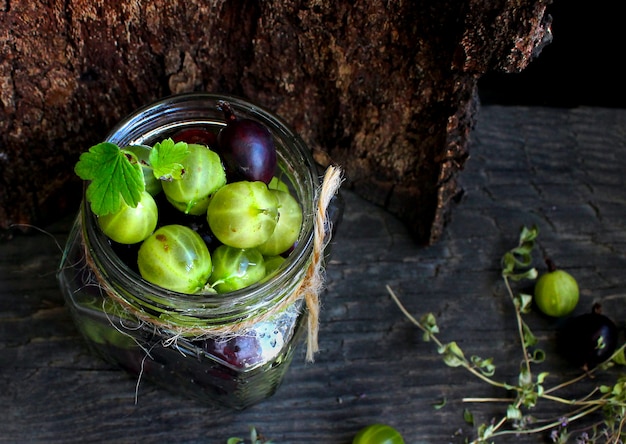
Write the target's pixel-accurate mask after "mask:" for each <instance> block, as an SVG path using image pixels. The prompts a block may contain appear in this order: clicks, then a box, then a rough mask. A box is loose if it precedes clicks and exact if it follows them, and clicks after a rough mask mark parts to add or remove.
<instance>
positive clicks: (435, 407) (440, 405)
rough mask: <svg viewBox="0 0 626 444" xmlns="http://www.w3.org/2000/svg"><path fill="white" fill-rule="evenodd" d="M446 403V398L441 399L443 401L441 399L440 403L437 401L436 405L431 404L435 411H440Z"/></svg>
mask: <svg viewBox="0 0 626 444" xmlns="http://www.w3.org/2000/svg"><path fill="white" fill-rule="evenodd" d="M447 402H448V400H447V399H446V398H443V399H442V400H441V401H439V402H438V403H436V404H433V408H434V409H435V410H441V409H442V408H443V407H444V406H445V405H446V403H447Z"/></svg>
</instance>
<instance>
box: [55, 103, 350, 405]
mask: <svg viewBox="0 0 626 444" xmlns="http://www.w3.org/2000/svg"><path fill="white" fill-rule="evenodd" d="M220 100H225V101H227V102H228V103H230V105H231V107H232V109H233V110H234V112H235V114H236V115H237V116H239V117H244V118H251V119H255V120H258V121H260V122H262V123H263V124H264V125H266V126H267V127H268V129H269V130H270V132H271V133H272V135H273V137H274V140H275V143H276V149H277V158H278V168H279V170H280V174H281V180H283V181H284V182H286V183H287V184H288V186H289V187H290V189H291V191H292V192H293V193H294V196H297V199H298V201H299V202H300V204H301V206H302V210H303V215H304V217H303V222H302V228H301V231H300V235H299V238H298V241H297V243H296V244H295V247H294V249H293V251H292V252H291V253H290V254H289V256H288V257H287V259H286V260H285V261H284V262H283V264H282V265H281V267H280V269H279V271H278V272H277V273H274V274H273V275H272V276H271V277H270V278H268V279H267V280H265V281H262V282H261V283H257V284H254V285H252V286H249V287H246V288H244V289H241V290H237V291H234V292H230V293H225V294H216V295H211V294H209V295H205V294H203V295H189V294H183V293H177V292H173V291H168V290H165V289H163V288H161V287H158V286H155V285H153V284H151V283H149V282H147V281H146V280H144V279H142V278H141V276H140V275H139V273H138V272H137V271H136V269H134V267H132V266H131V265H129V261H128V260H125V259H124V255H125V252H124V251H120V250H119V246H116V245H114V243H112V242H111V241H110V240H109V239H108V238H107V237H106V236H105V235H104V234H103V233H102V231H101V230H100V229H99V227H98V224H97V220H96V216H95V215H94V214H93V213H92V212H91V210H90V207H89V205H88V204H86V203H85V200H84V199H83V203H82V205H81V209H80V212H79V214H78V217H77V220H76V222H75V224H74V227H73V229H72V231H71V234H70V237H69V239H68V243H67V245H66V249H65V253H64V255H63V259H62V262H61V265H60V269H59V274H58V278H59V282H60V286H61V289H62V291H63V294H64V296H65V299H66V303H67V305H68V306H69V308H70V311H71V314H72V317H73V319H74V321H75V323H76V325H77V327H78V329H79V330H80V331H81V333H82V334H83V335H84V337H85V338H86V340H87V342H88V343H89V345H90V347H91V348H92V349H93V350H94V351H95V352H96V353H97V354H98V355H100V356H101V357H103V358H104V359H106V360H107V361H109V362H111V363H113V364H115V365H118V366H119V367H121V368H123V369H126V370H127V371H129V372H131V373H133V374H135V375H136V376H137V377H139V378H141V380H144V379H145V380H150V381H152V382H154V383H156V384H159V385H161V386H163V387H166V388H167V389H170V390H172V391H175V392H177V393H182V394H184V395H187V396H189V397H193V398H197V399H200V400H203V401H207V402H211V403H217V404H220V405H224V406H228V407H231V408H235V409H243V408H245V407H247V406H250V405H252V404H254V403H257V402H259V401H261V400H263V399H265V398H267V397H269V396H271V395H272V394H273V393H274V392H275V391H276V389H277V388H278V386H279V385H280V383H281V381H282V379H283V376H284V374H285V371H286V370H287V368H288V366H289V364H290V362H291V360H292V357H293V353H294V350H295V348H296V345H297V344H298V343H299V342H300V341H299V339H300V338H301V337H302V333H303V330H305V324H306V322H305V321H306V318H307V311H308V310H307V306H306V305H307V304H305V302H304V299H303V298H300V297H296V298H294V297H293V296H294V295H295V294H297V293H298V291H300V286H301V285H302V284H303V282H304V279H305V275H306V274H307V272H308V271H310V267H311V264H312V257H313V253H314V244H315V242H314V240H315V239H314V237H315V222H314V216H315V213H316V211H318V210H317V209H316V208H317V207H316V191H317V189H318V187H319V185H320V180H319V175H318V169H317V166H316V164H315V162H314V161H313V159H312V157H311V154H310V151H309V149H308V148H307V147H306V145H305V144H304V142H303V141H302V140H301V139H300V138H299V137H298V136H297V135H295V134H294V133H293V132H292V131H291V130H290V129H289V128H288V126H287V125H286V124H285V123H284V122H283V121H282V120H280V119H279V118H277V117H276V116H273V115H272V114H271V113H268V112H267V111H265V110H263V109H261V108H259V107H257V106H254V105H252V104H250V103H247V102H246V101H243V100H241V99H238V98H234V97H226V96H218V95H212V94H204V93H191V94H182V95H177V96H172V97H169V98H166V99H163V100H161V101H159V102H156V103H154V104H151V105H149V106H147V107H144V108H142V109H139V110H138V111H136V112H135V113H133V114H132V115H130V116H129V117H127V118H126V119H125V120H124V121H122V122H121V123H120V124H119V125H118V126H117V127H116V128H114V129H113V131H112V132H111V133H110V134H109V135H108V137H107V138H106V141H108V142H112V143H115V144H117V145H118V146H120V147H123V146H128V145H137V144H139V145H148V146H151V145H153V144H154V143H156V142H158V141H161V140H163V139H164V138H167V137H170V136H171V135H172V134H174V133H176V132H178V131H180V130H182V129H187V128H196V127H203V128H206V129H209V130H210V131H212V132H214V133H217V131H218V130H219V129H220V128H221V127H222V126H224V125H225V122H224V116H223V113H222V111H220V109H219V108H218V101H220ZM331 207H332V208H329V209H328V214H332V215H333V216H332V217H333V218H334V219H335V220H334V222H335V223H337V222H338V220H337V219H338V215H340V213H341V208H340V207H339V208H338V206H337V205H336V204H335V203H333V204H332V205H331ZM326 235H328V233H327V232H326ZM128 248H130V249H132V248H133V247H128ZM322 266H323V264H322ZM179 327H180V328H179Z"/></svg>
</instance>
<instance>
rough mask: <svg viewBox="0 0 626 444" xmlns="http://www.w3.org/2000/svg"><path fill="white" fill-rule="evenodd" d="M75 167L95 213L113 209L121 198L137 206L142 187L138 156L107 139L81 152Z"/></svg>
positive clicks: (141, 172) (130, 204) (114, 210)
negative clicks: (85, 187) (84, 185)
mask: <svg viewBox="0 0 626 444" xmlns="http://www.w3.org/2000/svg"><path fill="white" fill-rule="evenodd" d="M74 171H75V172H76V174H77V175H78V177H80V178H81V179H83V180H88V181H91V182H90V183H89V185H88V186H87V196H86V197H87V201H88V202H89V203H90V205H91V210H92V211H93V212H94V213H95V214H96V215H98V216H104V215H106V214H109V213H115V212H117V211H119V210H120V208H121V207H122V201H123V202H125V203H126V204H127V205H128V206H130V207H133V208H134V207H136V206H137V204H138V203H139V200H140V199H141V193H143V191H144V189H145V184H144V179H143V171H142V169H141V165H140V164H139V162H138V160H137V157H136V156H135V155H134V154H133V153H130V152H128V151H123V150H120V148H119V147H118V146H117V145H115V144H113V143H109V142H102V143H99V144H97V145H94V146H92V147H91V148H89V151H87V152H85V153H83V154H81V156H80V158H79V160H78V163H77V164H76V166H75V167H74Z"/></svg>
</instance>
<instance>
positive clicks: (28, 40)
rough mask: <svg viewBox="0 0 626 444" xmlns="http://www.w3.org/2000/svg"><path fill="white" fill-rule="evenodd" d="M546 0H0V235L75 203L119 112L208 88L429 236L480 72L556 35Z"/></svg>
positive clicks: (441, 213)
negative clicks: (301, 143)
mask: <svg viewBox="0 0 626 444" xmlns="http://www.w3.org/2000/svg"><path fill="white" fill-rule="evenodd" d="M549 3H551V1H550V0H519V1H516V2H509V1H497V2H496V1H484V0H464V1H458V0H428V1H421V2H420V3H419V4H417V5H416V4H414V3H413V2H408V1H404V2H397V1H396V2H384V1H380V0H367V1H361V2H357V3H354V2H350V1H329V0H323V1H322V0H289V1H286V0H280V1H269V0H266V1H263V2H258V1H250V0H237V1H234V0H231V1H228V2H225V1H222V0H212V1H207V0H176V1H173V0H152V1H150V2H141V1H137V0H111V1H103V0H100V1H95V2H94V1H93V0H49V1H46V2H15V1H13V2H5V5H4V6H0V234H2V231H3V230H6V229H7V228H8V227H9V226H10V225H11V224H13V223H33V222H35V221H41V220H46V219H47V220H49V219H50V216H52V217H54V216H55V215H57V214H58V213H59V211H60V210H61V209H62V208H68V207H69V206H71V205H72V202H75V201H76V200H77V196H76V195H77V193H70V190H76V189H78V187H77V186H76V182H77V178H76V176H75V175H74V174H73V173H72V167H73V165H74V164H75V163H76V161H77V159H78V156H79V154H80V153H82V152H83V151H85V150H86V149H88V148H89V147H90V146H91V145H93V144H95V143H97V142H99V141H101V140H102V139H103V138H104V137H105V136H106V134H107V133H108V131H109V130H110V129H111V128H112V126H113V125H114V124H115V123H116V122H118V121H119V120H120V119H121V118H122V117H124V116H125V115H127V114H128V113H130V112H132V111H133V110H135V109H137V108H138V107H140V106H144V105H146V104H148V103H150V102H153V101H154V100H156V99H158V98H162V97H164V96H168V95H171V94H176V93H181V92H191V91H209V92H215V93H225V94H233V95H237V96H243V97H246V98H248V99H249V100H250V101H252V102H253V103H256V104H258V105H260V106H264V107H266V108H268V109H269V110H271V111H273V112H275V113H276V114H277V115H279V116H281V117H282V118H284V119H285V120H286V121H287V122H288V123H289V124H290V125H291V126H292V127H293V128H294V129H295V131H296V132H297V133H298V134H299V135H301V136H302V137H303V139H304V140H305V141H306V142H307V143H308V145H309V146H310V148H311V149H312V150H313V151H314V152H315V154H316V157H317V158H318V159H319V160H320V162H322V163H324V162H326V163H328V162H330V160H329V159H334V161H335V162H337V163H339V164H341V165H342V167H343V169H344V171H345V173H346V177H347V178H348V179H349V181H350V186H351V187H353V189H354V190H355V192H356V193H357V194H359V195H361V196H364V197H366V198H367V199H368V200H369V201H371V202H374V203H377V204H379V205H384V206H386V207H387V209H388V210H389V211H390V212H392V213H393V214H396V215H398V216H399V217H400V218H401V219H402V220H404V221H405V222H407V224H408V226H409V227H410V228H411V231H412V232H413V234H414V235H415V237H416V238H417V239H419V240H420V241H421V242H423V243H429V242H433V241H434V240H436V239H437V238H438V237H439V236H440V234H441V232H442V230H443V225H444V221H445V217H446V215H447V212H448V210H449V206H450V201H451V199H452V198H453V197H454V195H455V194H456V191H457V187H456V180H455V177H456V173H457V172H458V169H459V168H460V167H461V166H462V165H463V163H464V160H465V157H466V151H467V149H468V147H467V143H468V136H469V132H470V129H471V127H472V124H473V122H474V114H473V111H474V107H473V103H474V98H475V97H474V95H475V92H476V82H477V78H478V77H480V75H482V74H483V73H485V72H486V71H488V70H493V69H497V70H502V71H507V72H511V71H513V72H515V71H519V70H522V69H523V68H525V67H526V65H527V64H528V63H529V62H530V60H531V59H532V58H533V56H534V55H535V54H536V53H537V51H538V48H540V47H541V46H542V44H543V43H544V42H545V40H546V39H547V38H548V37H549V36H550V32H549V24H550V17H549V15H548V14H546V7H547V5H548V4H549ZM24 178H27V180H25V179H24ZM418 209H419V210H418ZM36 223H40V222H36Z"/></svg>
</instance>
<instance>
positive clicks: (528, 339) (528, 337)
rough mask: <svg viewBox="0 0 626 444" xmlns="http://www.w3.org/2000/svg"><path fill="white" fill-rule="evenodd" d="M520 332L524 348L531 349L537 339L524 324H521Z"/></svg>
mask: <svg viewBox="0 0 626 444" xmlns="http://www.w3.org/2000/svg"><path fill="white" fill-rule="evenodd" d="M522 331H523V332H524V347H526V348H528V347H532V346H533V345H535V344H536V343H537V337H536V336H535V335H534V334H533V332H532V331H531V330H530V327H528V325H526V323H525V322H523V323H522Z"/></svg>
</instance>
